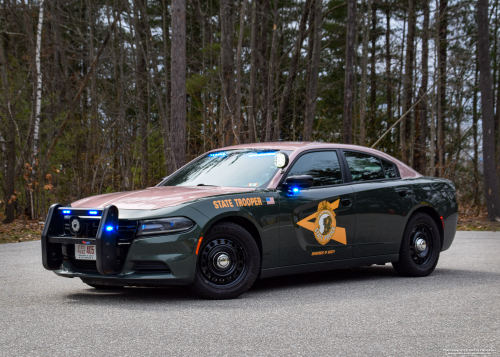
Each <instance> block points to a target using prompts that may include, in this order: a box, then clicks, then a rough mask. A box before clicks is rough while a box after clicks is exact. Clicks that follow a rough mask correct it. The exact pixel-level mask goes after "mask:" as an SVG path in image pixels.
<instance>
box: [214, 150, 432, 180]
mask: <svg viewBox="0 0 500 357" xmlns="http://www.w3.org/2000/svg"><path fill="white" fill-rule="evenodd" d="M235 149H274V150H289V151H292V154H291V155H290V161H292V160H293V159H294V158H295V157H296V156H298V155H299V154H300V153H302V152H304V151H308V150H316V149H344V150H355V151H361V152H365V153H367V154H371V155H376V156H379V157H381V158H383V159H386V160H389V161H391V162H393V163H394V164H396V166H397V167H398V169H399V173H400V175H401V178H416V177H421V176H422V175H421V174H419V173H418V172H417V171H415V170H413V169H412V168H411V167H409V166H408V165H406V164H404V163H403V162H401V161H399V160H398V159H396V158H394V157H392V156H391V155H389V154H386V153H385V152H382V151H380V150H376V149H372V148H368V147H365V146H359V145H349V144H337V143H321V142H311V141H278V142H264V143H247V144H240V145H232V146H227V147H223V148H219V149H215V150H212V151H220V150H235Z"/></svg>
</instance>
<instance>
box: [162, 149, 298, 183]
mask: <svg viewBox="0 0 500 357" xmlns="http://www.w3.org/2000/svg"><path fill="white" fill-rule="evenodd" d="M277 152H278V150H252V149H242V150H227V151H216V152H211V153H209V154H206V155H204V156H202V157H200V158H199V159H198V160H195V161H193V162H192V163H190V164H189V165H187V166H185V167H183V168H182V169H180V170H178V171H177V172H175V173H174V174H173V175H172V176H171V177H170V178H168V179H167V180H166V181H165V182H164V183H163V184H162V186H224V187H251V188H256V187H265V185H266V184H267V183H268V182H269V181H270V180H271V179H272V178H273V177H274V175H275V174H276V171H278V168H277V167H276V166H274V155H275V154H276V153H277ZM282 152H286V153H287V154H288V153H289V152H288V151H282Z"/></svg>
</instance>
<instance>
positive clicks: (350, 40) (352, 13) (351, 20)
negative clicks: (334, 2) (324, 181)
mask: <svg viewBox="0 0 500 357" xmlns="http://www.w3.org/2000/svg"><path fill="white" fill-rule="evenodd" d="M356 6H357V1H355V0H348V3H347V35H346V51H345V80H344V113H343V130H342V132H343V136H342V137H343V142H344V144H352V121H353V118H352V111H353V102H354V46H355V36H356Z"/></svg>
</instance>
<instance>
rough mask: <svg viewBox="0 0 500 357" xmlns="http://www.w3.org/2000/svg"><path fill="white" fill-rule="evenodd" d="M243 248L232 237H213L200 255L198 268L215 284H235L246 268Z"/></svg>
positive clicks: (209, 281) (207, 279)
mask: <svg viewBox="0 0 500 357" xmlns="http://www.w3.org/2000/svg"><path fill="white" fill-rule="evenodd" d="M245 258H246V253H245V249H244V248H243V246H242V245H241V244H239V243H238V242H237V241H235V240H233V239H214V240H212V241H210V242H209V243H207V244H206V245H205V247H204V248H203V250H202V253H201V256H200V264H199V269H200V272H201V274H202V275H203V277H204V278H205V280H206V281H207V282H208V283H210V284H214V285H217V286H229V285H234V284H236V283H237V282H238V281H239V280H240V279H241V277H242V276H243V275H244V272H245V270H246V264H245V260H246V259H245Z"/></svg>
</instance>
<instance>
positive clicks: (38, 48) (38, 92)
mask: <svg viewBox="0 0 500 357" xmlns="http://www.w3.org/2000/svg"><path fill="white" fill-rule="evenodd" d="M44 5H45V3H44V0H41V1H40V5H39V6H40V12H39V13H38V28H37V31H36V53H35V56H36V58H35V62H36V107H35V108H36V109H35V127H34V131H33V151H32V155H33V158H35V157H36V156H37V153H38V138H39V135H40V112H41V109H42V70H41V68H40V53H41V47H42V30H43V8H44ZM32 218H33V217H32Z"/></svg>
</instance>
